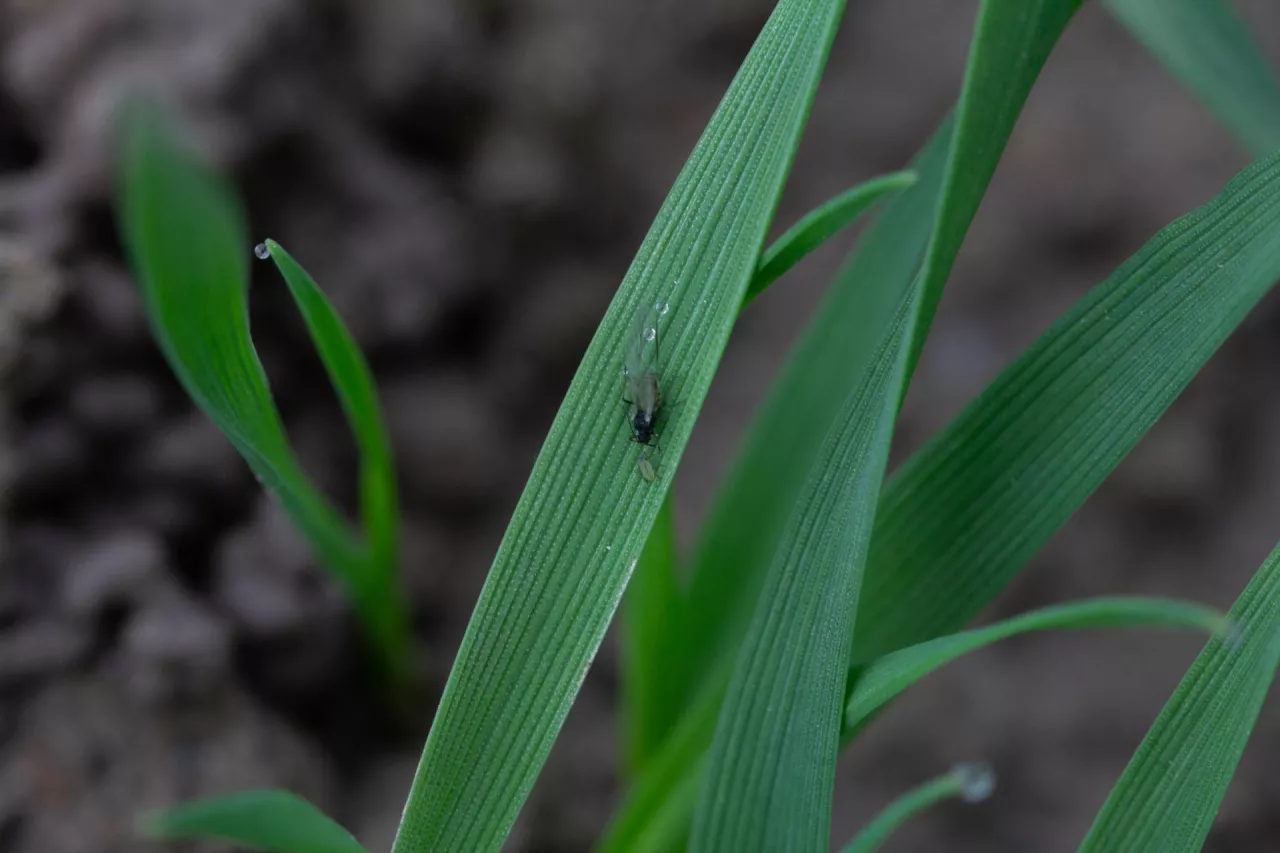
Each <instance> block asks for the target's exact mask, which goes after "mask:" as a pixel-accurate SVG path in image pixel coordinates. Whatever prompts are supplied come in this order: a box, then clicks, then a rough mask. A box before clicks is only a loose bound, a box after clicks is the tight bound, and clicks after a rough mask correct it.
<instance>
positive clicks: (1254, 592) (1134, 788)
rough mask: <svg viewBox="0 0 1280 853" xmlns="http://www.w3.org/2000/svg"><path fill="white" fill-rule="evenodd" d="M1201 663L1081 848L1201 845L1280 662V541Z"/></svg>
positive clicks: (1155, 852)
mask: <svg viewBox="0 0 1280 853" xmlns="http://www.w3.org/2000/svg"><path fill="white" fill-rule="evenodd" d="M1230 616H1231V619H1232V622H1233V623H1234V626H1235V628H1236V629H1237V630H1236V632H1235V633H1233V634H1232V635H1230V636H1228V637H1225V638H1221V639H1214V640H1210V641H1209V644H1208V645H1207V646H1206V647H1205V649H1204V651H1203V652H1201V653H1200V656H1199V657H1198V658H1196V662H1195V663H1194V664H1192V666H1191V669H1190V670H1189V671H1188V672H1187V675H1186V677H1184V678H1183V679H1182V683H1181V684H1179V685H1178V689H1177V690H1176V691H1174V694H1173V697H1172V698H1171V699H1170V700H1169V702H1168V703H1167V704H1166V705H1165V707H1164V710H1162V711H1161V712H1160V716H1159V717H1158V718H1157V719H1156V722H1155V725H1153V726H1152V727H1151V731H1150V732H1149V733H1148V734H1147V736H1146V738H1145V739H1144V740H1143V741H1142V745H1141V746H1140V747H1138V751H1137V753H1136V754H1135V755H1134V756H1133V759H1132V760H1131V761H1130V762H1129V766H1128V767H1127V768H1126V769H1125V771H1124V775H1122V776H1121V777H1120V781H1119V782H1117V783H1116V786H1115V788H1114V789H1113V790H1112V792H1111V796H1110V797H1108V798H1107V802H1106V804H1105V805H1104V806H1103V807H1102V811H1101V812H1100V813H1099V814H1098V818H1097V820H1096V821H1095V822H1094V825H1093V828H1092V829H1091V830H1090V831H1089V835H1088V837H1087V838H1085V841H1084V844H1083V845H1082V846H1081V848H1080V849H1081V850H1083V851H1089V853H1093V851H1097V852H1098V853H1104V852H1105V853H1110V851H1121V850H1123V851H1125V853H1131V852H1132V853H1148V851H1149V853H1178V851H1195V850H1199V849H1200V848H1201V845H1203V844H1204V840H1205V837H1206V836H1207V835H1208V834H1209V829H1210V827H1211V826H1212V824H1213V819H1214V817H1215V816H1216V815H1217V813H1218V806H1219V805H1220V804H1221V803H1222V797H1223V795H1225V794H1226V792H1227V785H1228V784H1230V782H1231V777H1232V776H1233V775H1234V774H1235V770H1236V765H1237V764H1238V763H1239V761H1240V755H1241V754H1242V753H1243V752H1244V748H1245V744H1246V743H1247V742H1248V740H1249V734H1250V733H1251V732H1252V731H1253V726H1254V723H1255V722H1256V721H1257V719H1258V712H1259V710H1260V709H1261V708H1262V702H1263V700H1264V699H1265V698H1266V696H1267V692H1268V690H1269V689H1270V687H1271V682H1272V681H1273V680H1274V679H1275V675H1276V667H1277V666H1280V548H1277V549H1276V550H1275V551H1272V552H1271V556H1269V557H1268V558H1267V560H1266V562H1265V563H1263V565H1262V568H1260V569H1259V570H1258V572H1257V574H1255V575H1254V577H1253V580H1252V581H1251V582H1250V583H1249V586H1248V587H1247V588H1246V589H1245V591H1244V592H1243V593H1242V594H1241V595H1240V598H1239V599H1237V600H1236V603H1235V606H1234V607H1232V608H1231V612H1230Z"/></svg>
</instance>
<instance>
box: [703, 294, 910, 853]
mask: <svg viewBox="0 0 1280 853" xmlns="http://www.w3.org/2000/svg"><path fill="white" fill-rule="evenodd" d="M918 294H919V291H916V292H915V293H914V294H912V296H913V297H917V296H918ZM916 308H917V299H916V298H908V300H907V301H906V302H905V303H904V304H903V305H902V309H901V310H900V312H899V314H898V316H897V317H896V318H895V322H894V324H893V325H892V326H891V327H890V328H889V329H887V330H886V334H884V336H883V338H882V343H881V347H880V350H879V351H878V352H877V353H876V354H875V356H874V358H873V360H872V363H871V365H870V367H871V369H870V371H869V372H868V374H867V376H866V381H865V384H864V385H863V386H862V387H859V388H856V389H854V390H853V391H852V392H851V393H850V395H849V397H848V399H847V401H846V403H845V407H844V409H843V411H841V412H840V413H839V414H838V416H837V419H836V422H835V426H834V428H833V429H832V430H831V433H830V435H828V437H827V439H826V440H825V441H824V442H823V446H822V448H821V450H820V451H819V454H818V457H817V459H816V460H815V466H814V472H813V474H812V475H811V477H810V478H809V481H808V482H807V483H806V484H805V488H804V490H803V491H802V492H801V494H800V500H799V501H798V502H797V504H796V509H795V513H794V514H793V515H792V518H791V520H790V522H789V524H788V527H787V529H786V531H785V532H784V534H783V538H782V543H783V544H782V548H781V549H780V550H779V552H778V555H777V558H776V562H775V564H774V566H773V567H772V568H771V569H770V571H769V572H768V575H767V576H766V578H765V583H764V589H763V593H762V595H761V596H760V604H759V607H758V608H757V610H756V614H755V617H754V619H753V620H752V623H751V625H750V627H749V628H748V630H747V633H746V637H745V639H744V641H743V645H742V649H741V652H740V654H739V656H738V660H737V664H736V666H735V668H734V673H733V677H732V679H731V680H730V683H729V690H728V692H727V694H726V696H725V701H724V706H723V709H722V710H721V713H720V718H719V721H718V723H717V725H716V732H715V737H714V740H713V742H712V745H711V750H710V753H709V756H708V759H707V772H706V779H705V781H704V782H703V788H702V792H701V795H700V798H699V801H698V807H697V810H696V811H695V814H694V822H693V830H692V833H691V838H690V844H689V849H690V850H691V851H694V853H701V851H739V850H785V849H794V850H822V849H824V848H825V847H826V845H827V843H828V837H829V836H830V822H831V790H832V786H833V785H834V783H835V765H836V753H837V751H838V750H839V746H840V743H839V729H840V711H841V707H840V706H841V700H842V698H843V696H844V687H845V682H846V673H845V671H846V669H847V667H848V658H849V644H848V638H849V636H850V633H851V631H852V628H853V616H854V610H855V608H856V607H857V600H858V585H859V583H860V582H861V574H862V567H863V563H864V560H865V558H866V552H867V544H868V541H869V539H870V535H871V524H872V513H873V511H874V508H875V504H876V498H877V496H878V494H879V491H880V482H881V480H882V479H883V477H884V466H885V464H886V463H887V461H888V456H889V441H890V439H891V438H892V436H893V423H894V420H895V417H896V415H897V410H898V406H897V402H898V398H899V389H900V388H901V386H902V383H903V377H904V375H905V371H906V361H907V353H908V347H909V345H910V341H911V331H912V325H913V323H914V321H915V318H916Z"/></svg>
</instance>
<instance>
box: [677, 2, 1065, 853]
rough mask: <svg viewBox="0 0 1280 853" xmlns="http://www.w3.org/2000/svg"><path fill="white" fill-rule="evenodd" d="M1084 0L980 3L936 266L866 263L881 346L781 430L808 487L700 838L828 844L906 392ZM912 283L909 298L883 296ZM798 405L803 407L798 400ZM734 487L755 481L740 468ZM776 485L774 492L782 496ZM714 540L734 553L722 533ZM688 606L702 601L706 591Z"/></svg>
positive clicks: (754, 645) (725, 724) (711, 774)
mask: <svg viewBox="0 0 1280 853" xmlns="http://www.w3.org/2000/svg"><path fill="white" fill-rule="evenodd" d="M1078 5H1079V4H1078V2H1074V0H1064V2H1060V3H1052V2H1050V3H1041V4H1035V5H1034V6H1028V5H1027V4H1025V3H1015V2H1006V0H991V2H987V3H984V4H983V6H982V9H981V11H980V12H979V17H978V23H977V27H976V31H975V37H974V43H973V49H972V52H971V55H970V62H969V66H968V69H967V72H966V82H965V87H964V89H963V93H962V95H961V100H960V107H959V109H958V111H957V120H956V125H955V130H954V133H953V134H952V136H951V139H950V142H951V145H950V148H949V150H948V154H947V168H946V171H945V172H944V176H943V180H942V189H941V193H940V195H939V196H938V200H937V203H936V204H935V205H930V206H929V207H928V208H926V209H927V210H928V211H929V212H930V213H931V214H932V216H931V217H930V219H931V221H932V229H930V230H926V231H925V233H927V234H928V247H927V249H926V250H925V255H924V261H923V266H922V268H921V270H920V272H919V274H918V275H916V276H912V277H909V278H908V280H907V281H903V280H902V278H901V277H899V276H888V277H885V276H868V278H867V280H865V281H862V282H860V284H861V285H862V287H863V288H864V292H866V291H870V292H872V293H875V292H876V291H879V293H875V296H873V297H871V298H869V299H868V300H867V302H870V303H872V304H877V303H878V304H879V305H881V306H884V305H893V306H894V308H893V314H892V318H891V319H890V318H886V317H885V316H884V315H882V314H881V315H877V314H874V313H870V312H860V313H857V314H853V315H852V319H853V322H852V323H849V322H845V323H844V325H845V328H842V329H840V330H839V333H840V334H842V335H844V336H852V337H859V336H860V335H859V332H858V331H853V330H852V329H850V328H848V327H849V326H850V325H853V324H857V323H862V324H866V323H867V322H868V321H871V323H872V324H871V325H862V327H861V328H862V330H865V331H862V335H865V336H866V337H867V338H868V345H869V346H870V347H871V349H870V351H869V355H870V357H869V358H867V359H866V361H865V362H859V361H855V362H853V365H852V366H853V367H854V369H853V370H850V365H849V364H846V363H839V364H837V365H834V366H832V365H824V364H821V363H818V364H812V363H810V364H808V365H807V366H808V367H809V368H811V369H813V370H814V371H823V370H824V369H825V370H826V372H827V373H828V374H833V378H834V379H835V382H834V383H832V384H833V385H835V388H834V389H833V388H831V387H830V386H828V388H827V390H834V391H835V392H836V393H835V397H836V400H838V401H839V402H838V408H835V409H832V408H830V404H828V406H827V412H826V414H825V417H823V416H819V417H818V418H816V419H815V420H814V421H813V422H812V423H810V424H807V427H808V429H809V430H810V433H809V435H808V436H807V438H809V439H810V440H812V441H813V445H812V449H811V448H809V447H804V446H801V447H799V448H797V447H796V445H795V444H794V443H793V442H790V441H779V442H774V444H775V445H776V446H783V447H786V448H787V450H788V464H789V465H791V466H793V467H795V468H797V469H798V471H799V473H797V474H791V475H790V476H789V479H790V481H791V482H792V483H798V484H799V489H798V491H794V492H792V491H789V490H787V491H786V492H785V496H786V498H788V499H791V500H792V503H791V505H790V507H786V506H778V507H776V508H775V510H776V511H777V512H778V514H779V516H780V517H781V518H783V519H786V521H785V527H783V528H782V529H781V530H780V535H779V536H778V538H777V539H776V541H773V542H768V541H765V542H762V543H759V544H761V545H763V547H764V548H765V552H766V553H772V554H775V555H776V556H775V558H774V563H773V566H772V567H771V568H770V569H769V571H768V572H767V574H766V575H765V580H764V587H763V594H762V595H760V596H759V599H758V604H757V606H756V607H755V615H754V617H753V618H752V621H751V623H750V626H749V628H748V629H747V630H746V632H745V640H744V642H743V644H742V647H741V649H740V651H739V653H738V656H737V663H736V666H735V672H734V675H733V678H732V680H731V682H730V687H729V692H728V694H727V696H726V700H725V704H724V708H723V710H722V712H721V716H720V719H719V722H718V724H717V729H716V735H715V739H714V742H713V745H712V748H711V752H710V756H709V759H708V770H707V779H706V781H705V782H704V787H703V792H702V795H701V798H700V800H699V805H698V809H697V811H696V814H695V818H694V826H693V834H692V839H691V849H693V850H698V851H701V850H736V849H747V848H748V847H759V848H760V849H769V848H770V847H771V846H775V847H776V846H778V845H784V846H788V847H795V848H796V849H821V847H823V846H825V844H826V843H827V834H828V827H829V822H830V797H831V790H832V786H833V784H834V773H835V755H836V751H837V749H838V732H837V729H838V722H837V720H838V715H839V712H838V705H839V701H840V697H841V696H842V695H843V688H844V684H845V671H846V669H847V665H848V658H849V645H848V639H849V637H850V636H851V628H852V623H853V615H854V611H855V608H856V607H857V599H858V589H859V586H860V582H861V574H862V569H863V565H864V557H865V549H866V545H867V535H868V533H869V531H870V529H871V525H872V519H873V517H874V513H875V504H876V498H877V495H878V493H879V487H880V481H881V479H882V477H883V475H884V466H885V463H886V461H887V457H888V446H889V441H890V438H891V436H892V431H893V422H894V420H895V419H896V415H897V410H898V405H899V403H900V401H901V399H902V397H903V396H904V395H905V392H906V380H907V377H908V376H909V374H910V371H911V368H912V366H913V365H914V361H915V359H916V357H917V356H918V353H919V349H920V347H921V346H922V344H923V340H924V334H925V331H926V329H927V326H928V324H929V322H930V321H931V319H932V316H933V312H934V309H935V307H936V305H937V301H938V299H939V298H940V296H941V292H942V287H943V285H944V283H945V281H946V278H947V275H948V274H949V272H950V268H951V265H952V264H953V263H954V261H955V257H956V254H957V252H958V251H959V246H960V243H961V241H962V240H963V237H964V233H965V231H966V230H967V229H968V226H969V223H970V221H971V220H972V217H973V214H974V213H975V212H976V209H977V206H978V203H979V201H980V199H981V197H982V194H983V192H984V191H985V189H986V184H987V181H988V180H989V179H990V177H991V174H992V172H993V171H994V169H995V165H996V162H997V161H998V159H999V156H1000V152H1001V151H1002V150H1003V147H1004V144H1005V142H1006V141H1007V139H1008V134H1009V133H1010V131H1011V130H1012V128H1013V123H1014V120H1015V119H1016V117H1017V115H1018V112H1019V111H1020V109H1021V105H1022V102H1023V100H1024V99H1025V98H1026V96H1027V93H1028V92H1029V90H1030V88H1031V85H1032V83H1033V82H1034V80H1035V77H1036V76H1037V74H1038V73H1039V70H1040V67H1041V66H1042V64H1043V62H1044V60H1045V59H1046V58H1047V57H1048V54H1049V51H1050V50H1051V49H1052V46H1053V44H1054V43H1055V42H1056V40H1057V38H1058V36H1059V35H1060V34H1061V32H1062V30H1063V29H1064V28H1065V26H1066V23H1067V21H1068V20H1070V18H1071V16H1072V14H1073V13H1074V12H1075V10H1076V8H1077V7H1078ZM921 171H923V170H921ZM922 184H926V185H927V181H922ZM916 233H919V228H918V226H917V231H916ZM908 245H910V243H909V242H908ZM872 256H873V257H874V254H873V255H872ZM891 257H892V255H891ZM898 257H899V258H904V259H906V260H907V261H908V263H907V264H904V265H902V267H901V268H900V270H901V269H905V270H911V269H912V265H911V264H910V255H898ZM855 267H856V261H855ZM850 278H851V277H850ZM904 288H905V290H906V294H905V299H901V300H899V301H896V302H895V301H894V300H892V299H889V300H886V299H885V298H884V295H885V294H895V293H902V292H903V290H904ZM840 319H841V320H842V321H845V320H846V316H845V315H842V316H841V317H840ZM886 320H887V321H888V322H886ZM860 331H861V330H860ZM802 385H803V390H802V391H798V392H796V393H795V396H796V397H803V396H805V395H806V394H812V392H813V389H814V388H815V387H816V386H819V385H821V380H818V381H817V382H815V381H814V377H813V376H806V377H805V378H804V380H803V382H802ZM783 387H784V393H785V391H795V389H791V388H788V387H787V386H786V385H785V379H784V386H783ZM784 399H785V398H784ZM767 417H768V415H766V418H767ZM788 417H789V418H790V419H791V420H793V421H795V420H800V419H802V418H803V416H800V417H797V414H796V412H794V411H791V412H789V413H788ZM766 423H767V421H766ZM758 437H759V433H757V434H756V436H755V438H757V439H758ZM751 450H752V448H751V447H750V446H749V447H748V450H747V453H746V455H745V456H744V460H745V464H748V465H750V464H753V463H755V462H756V461H757V459H756V458H754V457H753V456H752V455H751ZM797 450H798V451H799V452H798V453H797ZM815 451H816V452H815ZM736 485H737V486H738V487H739V488H741V487H742V483H741V482H738V483H737V484H736ZM756 485H757V486H758V485H759V484H758V483H757V484H756ZM784 490H785V483H784ZM774 494H775V492H774V491H773V490H771V491H770V492H769V497H770V498H772V497H773V496H774ZM752 497H753V498H758V496H752ZM735 500H742V499H741V498H740V497H739V496H738V495H737V494H735V493H734V492H730V495H729V498H728V503H730V504H732V503H733V502H734V501H735ZM766 514H767V513H766ZM723 518H724V516H716V517H713V522H712V532H713V533H714V532H715V531H716V530H717V528H716V527H715V523H716V521H717V520H721V519H723ZM732 525H733V526H734V527H736V528H737V529H738V530H740V529H741V528H742V527H743V521H742V519H733V520H732ZM725 529H726V528H725V527H721V528H719V530H720V531H721V532H724V531H725ZM774 529H775V530H776V529H777V528H776V527H775V528H774ZM726 535H727V536H728V537H729V538H730V539H733V538H738V539H751V538H752V536H753V535H758V534H756V531H754V530H753V531H750V532H748V533H746V534H745V535H743V534H741V533H738V532H737V531H736V530H733V529H729V530H728V532H727V533H726ZM712 541H714V540H712V538H711V537H710V536H709V537H708V542H712ZM704 553H711V554H712V555H713V556H714V557H715V559H722V558H723V555H720V554H716V553H715V550H714V548H712V547H710V546H709V547H708V551H704ZM711 565H712V567H713V568H714V566H715V563H714V562H713V563H712V564H711ZM699 569H702V570H704V572H705V564H703V565H698V566H695V572H697V571H698V570H699ZM734 575H735V577H734V579H733V583H734V584H738V583H741V571H740V567H735V572H734ZM704 576H705V575H704ZM698 578H699V575H698V574H695V575H694V587H693V588H692V589H691V593H693V594H696V593H697V592H698V589H699V588H698V586H697V583H698ZM720 580H721V582H723V581H724V580H725V579H724V578H721V579H720ZM745 586H750V587H754V586H755V584H748V585H745ZM705 588H706V587H705V585H704V587H703V589H705ZM717 597H718V596H717ZM709 603H710V604H712V605H713V609H712V610H711V611H710V612H709V613H708V614H707V615H708V616H709V617H710V618H709V620H708V621H709V622H712V623H713V624H712V627H711V630H710V633H711V635H712V636H714V635H716V634H720V633H722V632H723V631H724V630H725V629H726V628H732V627H734V625H735V623H736V622H738V621H739V617H737V616H736V615H734V614H731V613H728V611H727V610H726V609H725V607H724V606H723V605H721V604H719V603H718V602H709ZM690 612H691V614H692V615H694V616H695V617H697V616H699V615H701V610H700V608H699V607H698V606H697V604H694V605H693V606H692V607H691V610H690ZM717 620H718V621H719V624H714V623H715V622H716V621H717Z"/></svg>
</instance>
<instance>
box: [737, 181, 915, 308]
mask: <svg viewBox="0 0 1280 853" xmlns="http://www.w3.org/2000/svg"><path fill="white" fill-rule="evenodd" d="M915 182H916V176H915V173H913V172H894V173H892V174H889V175H882V176H881V177H878V178H872V179H871V180H869V181H867V182H866V183H862V184H858V186H856V187H854V188H853V189H848V190H845V191H844V192H842V193H840V195H838V196H836V197H835V198H833V199H830V200H828V201H827V202H826V203H824V204H823V205H822V206H820V207H818V208H816V209H814V210H812V211H810V212H809V213H808V214H806V215H805V216H804V218H803V219H801V220H800V221H799V222H797V223H796V224H795V225H793V226H791V227H790V228H788V229H787V232H786V233H785V234H783V235H782V236H781V237H779V238H778V239H777V240H775V241H774V242H773V245H771V246H770V247H769V248H768V249H766V250H765V252H764V254H763V255H762V256H761V257H760V268H759V269H757V270H756V274H755V277H754V278H752V279H751V286H750V287H748V288H747V295H746V298H745V299H744V300H743V303H744V305H745V304H749V303H750V302H751V301H752V300H753V299H755V298H756V297H757V296H759V295H760V294H761V293H762V292H764V289H765V288H766V287H768V286H769V285H771V284H773V283H774V282H775V281H777V280H778V279H780V278H782V277H783V276H784V275H786V274H787V271H788V270H790V269H791V268H792V267H793V266H795V265H796V264H798V263H800V261H801V260H803V259H804V257H805V255H808V254H809V253H810V252H812V251H813V250H814V249H816V248H818V247H819V246H821V245H822V244H823V243H824V242H826V241H827V239H828V238H830V237H833V236H834V235H836V234H838V233H839V232H840V231H842V230H844V229H845V228H847V227H849V226H850V225H852V224H853V222H854V220H856V219H857V218H858V217H859V216H860V215H861V214H862V213H863V211H865V210H866V209H867V208H869V207H871V205H873V204H875V203H876V202H877V201H880V200H881V199H882V198H883V197H885V196H886V195H888V194H890V193H894V192H898V191H900V190H904V189H906V188H907V187H909V186H911V185H912V184H914V183H915Z"/></svg>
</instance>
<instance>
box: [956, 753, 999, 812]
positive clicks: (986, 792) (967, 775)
mask: <svg viewBox="0 0 1280 853" xmlns="http://www.w3.org/2000/svg"><path fill="white" fill-rule="evenodd" d="M951 775H952V776H954V777H955V780H956V782H957V783H958V784H959V785H960V799H962V800H964V801H965V802H966V803H980V802H982V801H983V800H985V799H986V798H987V797H990V796H991V792H992V791H994V790H995V789H996V774H995V771H994V770H992V769H991V766H990V765H988V764H984V763H982V762H976V763H972V764H957V765H956V766H955V768H954V769H952V771H951Z"/></svg>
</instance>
